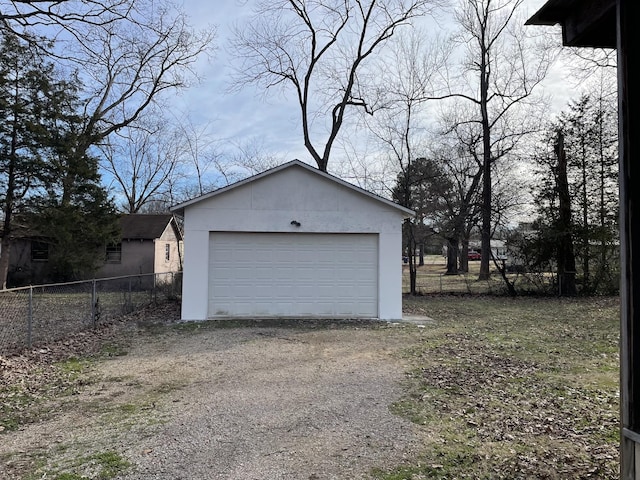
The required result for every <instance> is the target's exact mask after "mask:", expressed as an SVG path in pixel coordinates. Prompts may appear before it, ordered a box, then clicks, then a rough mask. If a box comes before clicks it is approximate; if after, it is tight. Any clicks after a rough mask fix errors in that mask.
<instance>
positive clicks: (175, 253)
mask: <svg viewBox="0 0 640 480" xmlns="http://www.w3.org/2000/svg"><path fill="white" fill-rule="evenodd" d="M167 245H169V260H167V258H166V246H167ZM179 248H180V241H179V240H178V238H177V237H176V232H175V230H174V229H173V226H172V225H171V224H169V225H167V228H165V229H164V232H162V235H161V236H160V237H159V238H157V239H155V240H154V250H155V253H154V257H155V258H154V270H153V271H154V272H155V273H166V272H177V271H179V270H180V269H181V267H182V265H181V263H182V261H181V259H180V252H179V250H178V249H179Z"/></svg>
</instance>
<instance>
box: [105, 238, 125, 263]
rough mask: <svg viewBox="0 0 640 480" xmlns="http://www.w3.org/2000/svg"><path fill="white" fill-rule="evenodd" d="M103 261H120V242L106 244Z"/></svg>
mask: <svg viewBox="0 0 640 480" xmlns="http://www.w3.org/2000/svg"><path fill="white" fill-rule="evenodd" d="M105 261H106V262H107V263H120V262H121V261H122V243H113V244H111V245H107V250H106V256H105Z"/></svg>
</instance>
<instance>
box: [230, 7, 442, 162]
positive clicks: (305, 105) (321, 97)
mask: <svg viewBox="0 0 640 480" xmlns="http://www.w3.org/2000/svg"><path fill="white" fill-rule="evenodd" d="M438 1H439V0H411V1H407V0H385V1H382V0H368V1H363V0H309V1H301V0H277V1H275V2H274V1H272V0H269V1H259V3H258V5H257V7H256V9H255V11H254V14H255V15H254V17H253V18H252V19H251V21H250V22H249V23H248V24H246V25H241V26H238V27H237V28H236V29H235V31H234V40H233V42H232V49H233V54H234V55H235V56H236V57H237V58H238V59H239V60H240V61H239V64H238V65H237V68H236V72H237V74H236V77H235V79H234V84H235V85H236V86H237V87H240V88H241V87H243V86H246V85H248V84H254V85H257V86H259V87H262V88H264V89H265V90H267V91H268V90H270V89H272V88H276V87H280V88H283V89H286V88H291V89H293V91H294V93H295V98H296V101H297V104H298V107H299V109H300V118H301V126H302V135H303V139H304V145H305V147H306V149H307V151H308V152H309V154H310V155H311V157H312V158H313V160H314V161H315V162H316V164H317V165H318V168H319V169H320V170H323V171H326V170H327V166H328V163H329V157H330V155H331V150H332V147H333V146H334V143H335V141H336V138H337V136H338V133H339V132H340V129H341V127H342V125H343V122H344V120H345V113H346V111H347V109H348V108H349V107H356V108H360V109H363V110H365V111H366V112H368V113H372V112H373V111H374V110H375V108H376V93H378V92H375V91H371V90H369V89H368V88H367V82H368V80H370V79H368V78H367V65H366V64H367V61H368V60H369V59H370V58H371V57H375V55H376V54H377V53H378V52H379V51H380V50H381V49H382V47H383V46H384V45H385V44H386V42H387V41H388V40H389V39H390V38H391V37H392V36H393V35H394V34H395V33H396V30H398V29H399V28H401V27H404V26H405V25H408V24H409V23H411V22H412V20H413V19H415V18H417V17H421V16H423V15H426V14H428V13H429V12H430V11H431V10H432V8H434V6H435V5H436V4H437V3H438ZM321 130H324V131H322V132H320V131H321Z"/></svg>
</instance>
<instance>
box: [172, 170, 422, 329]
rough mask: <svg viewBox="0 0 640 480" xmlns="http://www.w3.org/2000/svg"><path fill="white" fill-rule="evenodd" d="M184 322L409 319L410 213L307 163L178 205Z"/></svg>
mask: <svg viewBox="0 0 640 480" xmlns="http://www.w3.org/2000/svg"><path fill="white" fill-rule="evenodd" d="M173 211H174V212H176V213H178V214H182V215H183V216H184V229H185V234H184V242H185V243H184V245H185V258H184V278H183V295H182V318H183V320H204V319H212V318H213V319H215V318H229V317H255V318H265V317H297V318H380V319H399V318H401V316H402V264H401V261H400V258H401V251H402V245H401V238H402V235H401V230H402V220H403V219H404V218H406V217H407V216H409V215H411V214H412V213H413V212H411V211H410V210H408V209H405V208H403V207H400V206H398V205H396V204H395V203H393V202H390V201H389V200H386V199H384V198H381V197H378V196H375V195H373V194H371V193H369V192H366V191H365V190H362V189H360V188H358V187H355V186H354V185H351V184H349V183H347V182H344V181H342V180H340V179H338V178H336V177H333V176H331V175H328V174H326V173H324V172H320V171H319V170H317V169H315V168H313V167H311V166H309V165H306V164H304V163H302V162H300V161H298V160H294V161H292V162H289V163H287V164H284V165H281V166H280V167H276V168H274V169H272V170H268V171H267V172H264V173H262V174H259V175H256V176H254V177H250V178H248V179H246V180H243V181H241V182H238V183H236V184H233V185H230V186H228V187H225V188H222V189H220V190H216V191H214V192H212V193H210V194H207V195H204V196H201V197H198V198H196V199H193V200H191V201H188V202H185V203H183V204H180V205H177V206H176V207H174V208H173Z"/></svg>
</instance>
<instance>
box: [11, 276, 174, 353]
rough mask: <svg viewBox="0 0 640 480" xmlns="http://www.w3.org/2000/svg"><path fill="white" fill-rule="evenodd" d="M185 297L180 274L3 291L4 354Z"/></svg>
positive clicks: (114, 278)
mask: <svg viewBox="0 0 640 480" xmlns="http://www.w3.org/2000/svg"><path fill="white" fill-rule="evenodd" d="M181 292H182V273H180V272H169V273H157V274H153V273H151V274H142V275H131V276H126V277H112V278H99V279H94V280H89V281H82V282H70V283H58V284H51V285H37V286H29V287H22V288H12V289H8V290H0V354H10V353H13V352H17V351H20V350H22V349H23V348H31V347H32V345H34V344H40V343H45V342H51V341H55V340H60V339H62V338H65V337H66V336H68V335H70V334H73V333H77V332H81V331H83V330H87V329H90V328H95V327H98V326H100V325H105V324H108V323H109V322H112V321H113V320H114V319H116V318H118V317H120V316H122V315H124V314H127V313H130V312H133V311H135V310H138V309H140V308H142V307H145V306H147V305H150V304H153V303H162V302H165V301H168V300H171V299H176V298H179V297H180V296H181Z"/></svg>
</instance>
